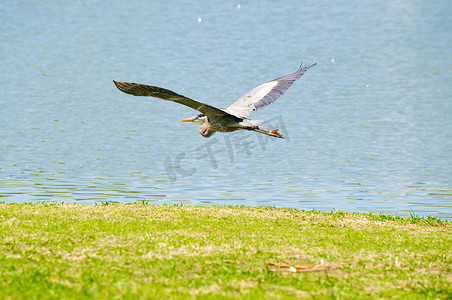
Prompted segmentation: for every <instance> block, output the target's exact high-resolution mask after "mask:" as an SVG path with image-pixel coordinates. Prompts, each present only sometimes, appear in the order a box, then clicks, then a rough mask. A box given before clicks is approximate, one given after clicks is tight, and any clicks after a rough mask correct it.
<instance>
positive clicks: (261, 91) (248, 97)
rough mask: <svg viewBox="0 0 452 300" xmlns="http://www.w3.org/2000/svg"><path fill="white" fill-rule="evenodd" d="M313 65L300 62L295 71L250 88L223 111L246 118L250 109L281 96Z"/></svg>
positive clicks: (257, 107)
mask: <svg viewBox="0 0 452 300" xmlns="http://www.w3.org/2000/svg"><path fill="white" fill-rule="evenodd" d="M315 65H316V64H315V63H313V64H311V65H309V66H303V63H301V65H300V67H299V68H298V70H297V71H296V72H294V73H292V74H289V75H286V76H282V77H279V78H277V79H275V80H272V81H269V82H267V83H264V84H262V85H260V86H258V87H256V88H254V89H252V90H251V91H250V92H248V93H247V94H245V95H243V96H242V97H240V98H239V99H238V100H237V101H235V102H234V103H233V104H232V105H231V106H229V107H228V108H226V109H225V111H227V112H228V113H230V114H233V115H235V116H237V117H240V118H247V117H248V116H249V115H250V112H251V111H253V110H256V109H259V108H261V107H264V106H267V105H269V104H270V103H273V102H275V101H276V99H278V98H279V97H281V96H282V94H284V93H285V92H286V91H287V90H288V89H289V88H290V86H291V85H292V84H293V83H294V81H295V80H297V79H298V78H300V77H301V76H303V74H304V73H306V71H307V70H308V69H309V68H311V67H312V66H315Z"/></svg>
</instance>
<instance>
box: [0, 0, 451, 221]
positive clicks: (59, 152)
mask: <svg viewBox="0 0 452 300" xmlns="http://www.w3.org/2000/svg"><path fill="white" fill-rule="evenodd" d="M6 2H7V3H5V4H4V5H2V7H1V8H0V12H1V14H0V20H1V24H2V26H1V27H0V45H1V46H0V70H1V72H0V112H1V113H0V118H1V119H0V149H1V154H0V195H1V198H0V201H4V202H36V201H59V202H78V203H86V204H94V203H100V202H102V201H118V202H136V201H142V200H145V201H149V202H150V203H157V204H160V203H168V204H176V203H182V204H187V205H224V204H232V205H250V206H259V205H269V206H277V207H293V208H299V209H309V210H310V209H322V210H333V209H336V210H343V211H350V212H353V211H358V212H377V213H380V212H383V213H391V214H396V215H405V216H406V215H409V214H410V212H411V213H413V212H414V213H415V214H416V215H421V216H427V215H429V214H430V215H432V216H437V217H440V218H445V219H450V218H452V184H451V182H452V172H451V170H452V163H451V159H452V136H451V130H452V121H451V115H452V107H451V100H452V84H451V82H452V57H451V53H452V18H451V16H452V4H451V3H450V2H448V1H439V0H433V1H415V0H406V1H403V0H400V1H352V2H350V1H334V2H331V1H288V2H284V3H280V2H276V1H244V2H231V1H225V2H223V3H221V4H218V3H213V2H211V1H193V2H189V1H186V2H184V4H180V3H179V1H171V0H170V1H129V2H124V1H116V0H113V1H108V2H105V1H9V0H7V1H6ZM301 60H303V61H305V62H307V63H308V62H317V66H315V67H314V68H312V69H311V70H309V71H308V73H306V75H305V76H304V77H302V78H301V79H300V80H299V81H297V82H296V83H295V84H294V86H293V87H292V88H291V89H289V90H288V92H287V93H286V94H285V95H284V96H283V97H282V98H280V99H279V100H278V101H277V102H276V103H274V104H272V105H271V106H269V107H267V108H265V109H264V110H261V111H258V112H256V113H254V115H253V116H252V117H254V118H255V119H262V120H266V123H265V125H264V126H263V127H264V128H268V129H273V128H279V129H280V131H282V132H283V133H284V134H285V135H286V137H287V138H286V139H285V140H280V139H269V138H266V137H265V136H260V135H258V134H257V133H248V132H235V133H231V134H222V133H217V134H215V135H214V136H213V137H211V138H210V139H205V138H203V137H202V136H200V135H199V134H198V129H197V126H195V125H193V124H187V123H181V122H179V120H180V119H182V118H186V117H192V116H194V115H196V112H195V111H193V110H191V109H189V108H187V107H184V106H181V105H177V104H174V103H169V102H166V101H162V100H157V99H153V98H141V97H132V96H129V95H126V94H123V93H121V92H119V91H118V90H117V89H116V88H115V87H114V85H113V84H112V80H113V79H115V80H119V81H132V82H142V83H148V84H153V85H157V86H163V87H166V88H169V89H172V90H175V91H176V92H178V93H181V94H184V95H186V96H189V97H192V98H195V99H198V100H200V101H205V102H208V103H209V104H212V105H215V106H218V107H226V106H228V105H229V104H230V103H232V102H233V101H235V100H236V99H237V98H239V97H240V96H241V95H243V94H244V93H246V92H248V91H249V90H250V89H252V88H254V87H255V86H257V85H259V84H261V83H263V82H266V81H268V80H271V79H274V78H276V77H279V76H281V75H285V74H287V73H290V72H293V71H295V70H296V69H297V67H298V65H299V63H300V61H301Z"/></svg>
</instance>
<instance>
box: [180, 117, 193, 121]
mask: <svg viewBox="0 0 452 300" xmlns="http://www.w3.org/2000/svg"><path fill="white" fill-rule="evenodd" d="M195 119H196V117H194V118H188V119H183V120H180V121H181V122H194V121H195Z"/></svg>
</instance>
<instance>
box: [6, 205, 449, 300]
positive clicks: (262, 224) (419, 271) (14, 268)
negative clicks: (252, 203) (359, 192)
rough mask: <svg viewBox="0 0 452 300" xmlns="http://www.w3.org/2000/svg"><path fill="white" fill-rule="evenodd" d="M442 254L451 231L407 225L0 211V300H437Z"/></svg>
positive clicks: (197, 214)
mask: <svg viewBox="0 0 452 300" xmlns="http://www.w3.org/2000/svg"><path fill="white" fill-rule="evenodd" d="M451 249H452V224H451V223H450V222H446V221H441V220H439V219H436V218H431V217H429V218H426V219H423V218H419V217H417V216H414V215H413V216H412V217H409V218H400V217H393V216H379V215H373V214H368V215H363V214H347V213H343V212H340V211H339V212H321V211H312V212H310V211H298V210H293V209H275V208H247V207H189V206H153V205H144V204H135V205H97V206H84V205H72V204H0V299H46V298H54V299H81V298H83V299H90V298H92V299H115V298H117V299H145V298H153V299H155V298H157V299H190V298H197V299H203V298H209V299H228V298H231V299H233V298H245V299H291V298H294V299H295V298H316V299H322V298H342V299H350V298H354V299H375V298H392V297H396V298H397V297H398V298H400V299H419V298H421V299H422V298H426V299H435V298H440V299H448V298H452V250H451ZM322 258H323V259H324V260H326V261H327V262H328V263H330V264H334V265H336V266H337V267H338V268H336V269H333V270H328V271H320V272H309V273H283V272H272V271H270V269H269V267H268V264H269V263H279V262H282V261H286V262H290V263H292V264H296V265H307V264H318V263H319V261H320V259H322Z"/></svg>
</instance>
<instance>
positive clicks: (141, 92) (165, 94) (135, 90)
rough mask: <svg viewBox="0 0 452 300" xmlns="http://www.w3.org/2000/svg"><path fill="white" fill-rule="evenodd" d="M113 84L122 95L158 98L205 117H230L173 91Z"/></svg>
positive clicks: (148, 86) (135, 84)
mask: <svg viewBox="0 0 452 300" xmlns="http://www.w3.org/2000/svg"><path fill="white" fill-rule="evenodd" d="M113 82H114V84H115V85H116V87H117V88H118V89H119V90H120V91H122V92H124V93H127V94H131V95H134V96H151V97H155V98H160V99H163V100H169V101H173V102H177V103H180V104H183V105H186V106H188V107H191V108H193V109H195V110H197V111H199V112H201V113H203V114H205V115H206V116H207V117H212V116H224V115H230V114H229V113H227V112H225V111H224V110H221V109H218V108H216V107H213V106H211V105H208V104H204V103H202V102H199V101H196V100H193V99H190V98H187V97H185V96H182V95H179V94H177V93H175V92H173V91H170V90H167V89H164V88H160V87H157V86H151V85H145V84H139V83H129V82H118V81H114V80H113Z"/></svg>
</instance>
